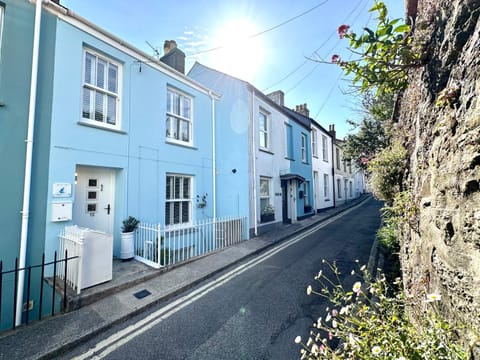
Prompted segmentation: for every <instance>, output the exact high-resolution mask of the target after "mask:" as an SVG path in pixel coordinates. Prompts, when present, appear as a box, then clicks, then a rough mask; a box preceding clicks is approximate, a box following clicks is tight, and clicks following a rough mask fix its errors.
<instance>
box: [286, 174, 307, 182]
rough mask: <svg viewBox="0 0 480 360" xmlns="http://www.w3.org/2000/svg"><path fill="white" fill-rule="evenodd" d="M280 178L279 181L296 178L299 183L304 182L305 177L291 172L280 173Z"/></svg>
mask: <svg viewBox="0 0 480 360" xmlns="http://www.w3.org/2000/svg"><path fill="white" fill-rule="evenodd" d="M280 180H281V181H287V180H298V181H299V182H300V183H303V182H305V178H304V177H303V176H301V175H298V174H293V173H289V174H284V175H280Z"/></svg>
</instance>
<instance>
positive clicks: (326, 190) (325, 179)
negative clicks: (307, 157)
mask: <svg viewBox="0 0 480 360" xmlns="http://www.w3.org/2000/svg"><path fill="white" fill-rule="evenodd" d="M329 193H330V180H329V176H328V174H323V197H325V198H328V197H329Z"/></svg>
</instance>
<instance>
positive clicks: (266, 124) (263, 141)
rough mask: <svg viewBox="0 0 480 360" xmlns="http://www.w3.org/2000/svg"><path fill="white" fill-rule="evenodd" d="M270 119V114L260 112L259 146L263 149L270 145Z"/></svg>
mask: <svg viewBox="0 0 480 360" xmlns="http://www.w3.org/2000/svg"><path fill="white" fill-rule="evenodd" d="M269 131H270V121H269V117H268V114H267V113H266V112H264V111H262V110H261V111H260V112H259V113H258V136H259V146H260V148H261V149H267V150H268V148H269V147H270V139H269Z"/></svg>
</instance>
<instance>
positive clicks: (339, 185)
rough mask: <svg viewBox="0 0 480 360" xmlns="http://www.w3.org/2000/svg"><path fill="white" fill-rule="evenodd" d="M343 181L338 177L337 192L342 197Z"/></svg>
mask: <svg viewBox="0 0 480 360" xmlns="http://www.w3.org/2000/svg"><path fill="white" fill-rule="evenodd" d="M341 186H342V182H341V181H340V179H337V193H338V197H339V198H341V197H342V188H341Z"/></svg>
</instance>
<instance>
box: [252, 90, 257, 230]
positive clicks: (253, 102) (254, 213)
mask: <svg viewBox="0 0 480 360" xmlns="http://www.w3.org/2000/svg"><path fill="white" fill-rule="evenodd" d="M251 90H252V109H251V111H252V112H251V114H250V115H251V119H252V177H253V228H254V234H255V236H258V228H257V170H256V166H257V162H256V152H255V150H256V146H255V109H254V105H255V101H254V100H255V90H254V89H253V88H252V89H251Z"/></svg>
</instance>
